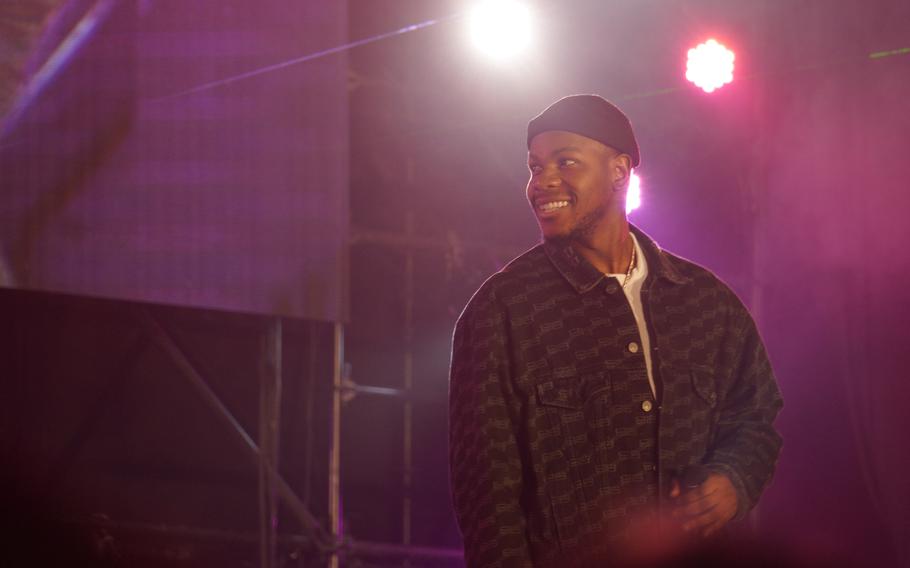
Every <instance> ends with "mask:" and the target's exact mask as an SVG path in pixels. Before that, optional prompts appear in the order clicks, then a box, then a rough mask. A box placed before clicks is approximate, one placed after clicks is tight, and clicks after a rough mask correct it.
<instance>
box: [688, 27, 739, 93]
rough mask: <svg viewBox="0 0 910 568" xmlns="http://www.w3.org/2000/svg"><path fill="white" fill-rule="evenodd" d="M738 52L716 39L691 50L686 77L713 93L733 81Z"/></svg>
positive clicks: (707, 91)
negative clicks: (734, 63)
mask: <svg viewBox="0 0 910 568" xmlns="http://www.w3.org/2000/svg"><path fill="white" fill-rule="evenodd" d="M735 59H736V54H735V53H733V52H732V51H730V50H729V49H727V48H726V47H725V46H724V45H723V44H721V43H718V41H717V40H715V39H709V40H708V41H706V42H704V43H702V44H699V45H698V46H696V47H693V48H692V49H690V50H689V59H688V61H687V62H686V79H688V80H689V81H692V82H693V83H695V85H697V86H698V87H699V88H701V89H702V90H703V91H704V92H706V93H712V92H714V91H715V90H717V89H719V88H721V87H723V86H724V85H726V84H728V83H732V82H733V67H734V65H733V62H734V60H735Z"/></svg>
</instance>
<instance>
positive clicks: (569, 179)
mask: <svg viewBox="0 0 910 568" xmlns="http://www.w3.org/2000/svg"><path fill="white" fill-rule="evenodd" d="M624 157H625V156H624V155H620V154H619V153H618V152H617V151H616V150H614V149H613V148H610V147H609V146H606V145H604V144H601V143H600V142H598V141H597V140H592V139H591V138H587V137H585V136H581V135H579V134H574V133H572V132H564V131H561V130H554V131H548V132H542V133H540V134H538V135H537V136H535V137H534V138H533V139H532V140H531V147H530V148H529V149H528V169H529V170H530V171H531V177H530V179H529V180H528V187H527V196H528V202H529V203H530V204H531V208H532V209H533V210H534V214H535V215H536V216H537V222H538V224H539V225H540V232H541V234H542V235H543V238H544V239H546V240H554V239H569V240H585V241H587V240H589V239H590V238H591V236H592V235H593V234H594V233H595V232H596V230H597V229H598V227H600V226H601V224H602V223H604V222H605V218H606V217H607V214H608V212H610V211H612V210H613V209H614V208H616V207H622V208H623V211H624V207H625V204H624V203H621V201H624V196H625V192H624V191H621V192H617V191H614V190H613V188H614V180H615V179H616V176H617V172H620V173H619V175H621V173H622V172H621V171H620V170H617V169H616V167H617V160H618V161H619V162H620V163H619V166H621V167H622V166H624V164H625V162H624V161H623V159H624ZM620 198H623V199H620Z"/></svg>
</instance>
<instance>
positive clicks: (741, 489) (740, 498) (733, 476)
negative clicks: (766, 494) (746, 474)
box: [705, 463, 753, 521]
mask: <svg viewBox="0 0 910 568" xmlns="http://www.w3.org/2000/svg"><path fill="white" fill-rule="evenodd" d="M705 467H706V468H708V469H709V470H710V471H712V472H715V473H719V474H721V475H724V476H726V478H727V479H729V480H730V483H732V484H733V489H734V490H735V491H736V515H735V516H734V517H733V521H741V520H743V519H744V518H746V515H748V514H749V511H751V510H752V505H753V503H752V499H751V498H749V493H748V492H747V491H746V484H745V483H744V482H743V478H742V476H740V475H739V473H738V472H737V471H736V470H735V469H734V468H732V467H730V466H729V465H727V464H725V463H707V464H705Z"/></svg>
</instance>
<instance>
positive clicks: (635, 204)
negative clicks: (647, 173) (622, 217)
mask: <svg viewBox="0 0 910 568" xmlns="http://www.w3.org/2000/svg"><path fill="white" fill-rule="evenodd" d="M639 207H641V178H640V177H638V174H636V173H635V172H632V176H631V177H630V178H629V189H628V191H626V215H628V214H629V213H631V212H632V211H635V210H636V209H638V208H639Z"/></svg>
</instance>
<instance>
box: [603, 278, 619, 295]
mask: <svg viewBox="0 0 910 568" xmlns="http://www.w3.org/2000/svg"><path fill="white" fill-rule="evenodd" d="M609 280H612V282H608V283H607V285H606V287H604V290H606V292H607V294H615V293H616V291H617V290H619V286H618V285H617V284H616V279H615V278H610V279H609Z"/></svg>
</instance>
